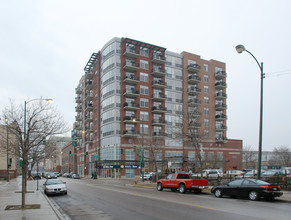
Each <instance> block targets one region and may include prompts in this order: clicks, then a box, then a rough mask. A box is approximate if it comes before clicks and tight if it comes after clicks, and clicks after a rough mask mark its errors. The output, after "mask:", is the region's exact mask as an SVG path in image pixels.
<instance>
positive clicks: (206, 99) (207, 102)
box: [204, 96, 209, 104]
mask: <svg viewBox="0 0 291 220" xmlns="http://www.w3.org/2000/svg"><path fill="white" fill-rule="evenodd" d="M204 104H209V97H207V96H205V97H204Z"/></svg>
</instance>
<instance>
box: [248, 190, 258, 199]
mask: <svg viewBox="0 0 291 220" xmlns="http://www.w3.org/2000/svg"><path fill="white" fill-rule="evenodd" d="M249 199H250V200H252V201H257V200H258V199H259V194H258V192H256V191H251V192H250V193H249Z"/></svg>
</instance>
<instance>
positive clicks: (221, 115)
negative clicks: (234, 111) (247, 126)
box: [215, 114, 227, 121]
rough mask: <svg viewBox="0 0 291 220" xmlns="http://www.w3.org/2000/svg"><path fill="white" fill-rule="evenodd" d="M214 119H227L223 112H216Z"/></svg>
mask: <svg viewBox="0 0 291 220" xmlns="http://www.w3.org/2000/svg"><path fill="white" fill-rule="evenodd" d="M215 120H217V121H223V120H227V116H226V115H225V114H218V115H215Z"/></svg>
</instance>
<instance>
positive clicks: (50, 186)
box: [43, 179, 67, 195]
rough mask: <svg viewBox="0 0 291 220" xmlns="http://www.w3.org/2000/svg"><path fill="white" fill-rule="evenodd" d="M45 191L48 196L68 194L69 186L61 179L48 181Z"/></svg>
mask: <svg viewBox="0 0 291 220" xmlns="http://www.w3.org/2000/svg"><path fill="white" fill-rule="evenodd" d="M43 190H44V193H45V194H46V195H52V194H65V195H66V194H67V185H66V183H65V182H63V181H62V180H60V179H47V180H46V181H45V183H44V184H43Z"/></svg>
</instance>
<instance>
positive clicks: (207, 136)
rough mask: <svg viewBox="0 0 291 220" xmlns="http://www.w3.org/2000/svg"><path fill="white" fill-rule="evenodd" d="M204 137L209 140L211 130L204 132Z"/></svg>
mask: <svg viewBox="0 0 291 220" xmlns="http://www.w3.org/2000/svg"><path fill="white" fill-rule="evenodd" d="M204 137H205V138H209V130H204Z"/></svg>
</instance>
